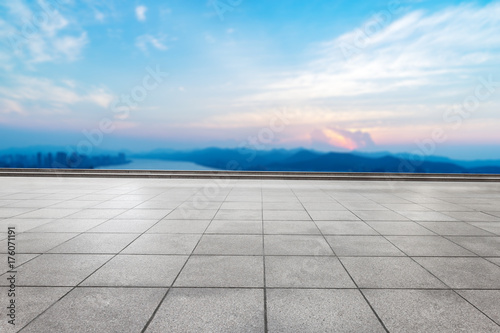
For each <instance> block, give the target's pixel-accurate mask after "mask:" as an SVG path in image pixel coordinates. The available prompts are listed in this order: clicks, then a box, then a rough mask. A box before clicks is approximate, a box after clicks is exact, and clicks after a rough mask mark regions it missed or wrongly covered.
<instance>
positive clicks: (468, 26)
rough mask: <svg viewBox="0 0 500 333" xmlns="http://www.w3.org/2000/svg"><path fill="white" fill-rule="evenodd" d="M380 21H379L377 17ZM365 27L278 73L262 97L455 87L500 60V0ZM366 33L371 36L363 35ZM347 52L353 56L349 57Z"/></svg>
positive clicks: (323, 96) (418, 13) (257, 98)
mask: <svg viewBox="0 0 500 333" xmlns="http://www.w3.org/2000/svg"><path fill="white" fill-rule="evenodd" d="M372 22H373V20H372ZM362 33H363V26H362V27H360V28H359V29H355V30H353V31H350V32H347V33H345V34H343V35H342V36H340V37H338V38H336V39H335V40H332V41H329V42H326V43H322V44H320V45H319V46H318V58H317V59H316V60H315V61H313V62H311V63H309V64H307V65H305V66H303V68H302V69H299V70H293V71H289V72H285V73H274V74H275V75H274V77H275V78H276V79H275V80H274V81H272V82H270V83H269V84H267V85H264V86H263V89H262V93H259V94H257V95H255V96H253V98H252V99H253V100H254V101H260V102H276V101H290V100H303V101H306V100H314V99H327V98H332V97H355V96H361V95H372V96H373V94H387V93H394V92H400V91H403V90H405V91H413V92H415V93H414V94H413V96H414V97H415V98H416V99H419V98H422V96H421V95H420V94H419V93H418V92H420V93H422V91H421V90H419V89H427V90H428V89H429V87H433V86H434V87H438V88H439V89H435V90H434V91H431V93H433V92H436V93H438V92H439V93H440V94H443V93H444V91H446V90H447V89H450V90H452V89H455V85H456V84H457V82H456V81H457V77H458V76H462V77H465V78H468V79H469V81H468V82H470V80H474V79H476V77H477V76H478V75H479V74H481V73H482V71H485V70H486V73H488V70H489V71H491V70H494V69H495V68H498V66H499V64H500V54H499V53H498V49H494V48H492V46H498V45H500V3H498V2H497V3H492V4H490V5H487V6H485V7H476V6H469V5H467V6H466V5H462V6H458V7H450V8H447V9H445V10H442V11H439V12H436V13H433V14H426V13H424V12H421V11H416V12H412V13H409V14H407V15H405V16H403V17H401V18H399V19H397V20H395V21H392V22H389V24H387V25H385V27H382V29H381V30H380V31H379V32H377V33H374V34H368V36H366V34H365V35H363V34H362ZM363 36H364V37H363ZM346 55H347V59H346V57H345V56H346Z"/></svg>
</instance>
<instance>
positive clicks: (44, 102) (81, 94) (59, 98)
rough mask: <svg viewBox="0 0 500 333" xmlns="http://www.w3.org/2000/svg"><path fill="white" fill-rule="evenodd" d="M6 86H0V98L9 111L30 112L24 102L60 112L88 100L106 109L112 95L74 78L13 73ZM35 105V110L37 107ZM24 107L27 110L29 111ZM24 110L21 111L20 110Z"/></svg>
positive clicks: (105, 90)
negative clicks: (54, 77)
mask: <svg viewBox="0 0 500 333" xmlns="http://www.w3.org/2000/svg"><path fill="white" fill-rule="evenodd" d="M9 81H10V82H9V86H2V87H0V98H1V99H2V100H3V105H4V106H5V105H7V106H8V108H9V110H11V111H12V112H17V113H22V114H29V113H30V112H32V111H33V110H34V108H29V107H27V108H25V107H23V105H27V106H29V105H33V103H35V105H37V108H38V109H43V110H44V113H51V111H50V110H53V112H55V113H59V112H60V110H61V109H69V107H70V106H72V105H76V104H78V103H88V104H91V105H95V106H98V107H101V108H107V107H108V106H109V104H110V103H111V102H112V101H113V99H114V98H115V96H114V95H113V94H112V93H111V92H110V91H109V90H108V89H106V88H103V87H82V86H81V85H79V84H77V83H76V82H74V81H71V80H70V81H68V80H61V81H59V82H58V81H55V80H50V79H46V78H35V77H30V76H24V75H16V76H13V77H11V78H10V80H9ZM37 108H35V109H37ZM23 110H29V111H30V112H28V111H26V112H24V111H23ZM21 111H23V112H21Z"/></svg>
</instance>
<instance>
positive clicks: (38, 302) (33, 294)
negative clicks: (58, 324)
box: [0, 287, 71, 333]
mask: <svg viewBox="0 0 500 333" xmlns="http://www.w3.org/2000/svg"><path fill="white" fill-rule="evenodd" d="M8 290H9V288H8V287H0V301H1V302H2V304H5V305H7V304H9V302H10V299H9V298H8V293H9V292H8ZM70 290H71V288H69V287H18V288H16V292H15V293H16V297H15V301H16V303H15V305H16V314H15V315H16V317H15V321H14V323H15V326H13V325H12V324H9V323H8V320H10V318H9V317H6V314H7V313H6V312H5V311H4V309H2V311H0V313H1V314H2V317H3V318H2V320H0V331H1V332H4V333H10V332H17V331H18V330H19V329H21V328H22V327H23V326H25V325H26V324H27V323H29V322H30V321H32V320H33V319H35V317H36V316H38V315H39V314H40V313H42V312H43V311H45V310H46V309H47V308H48V307H49V306H51V305H52V304H54V303H55V302H56V301H57V300H58V299H59V298H61V297H62V296H63V295H64V294H66V293H67V292H68V291H70Z"/></svg>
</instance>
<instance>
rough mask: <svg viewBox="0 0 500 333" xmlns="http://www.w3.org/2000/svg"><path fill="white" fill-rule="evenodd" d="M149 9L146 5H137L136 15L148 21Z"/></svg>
mask: <svg viewBox="0 0 500 333" xmlns="http://www.w3.org/2000/svg"><path fill="white" fill-rule="evenodd" d="M147 11H148V8H147V7H146V6H143V5H140V6H137V7H135V16H136V17H137V20H139V21H141V22H143V21H146V12H147Z"/></svg>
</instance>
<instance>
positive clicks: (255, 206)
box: [217, 201, 262, 210]
mask: <svg viewBox="0 0 500 333" xmlns="http://www.w3.org/2000/svg"><path fill="white" fill-rule="evenodd" d="M217 208H219V207H217ZM220 209H222V210H226V209H237V210H240V209H250V210H261V209H262V203H261V202H234V201H232V202H231V201H230V202H228V201H226V202H224V203H222V205H220Z"/></svg>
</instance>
